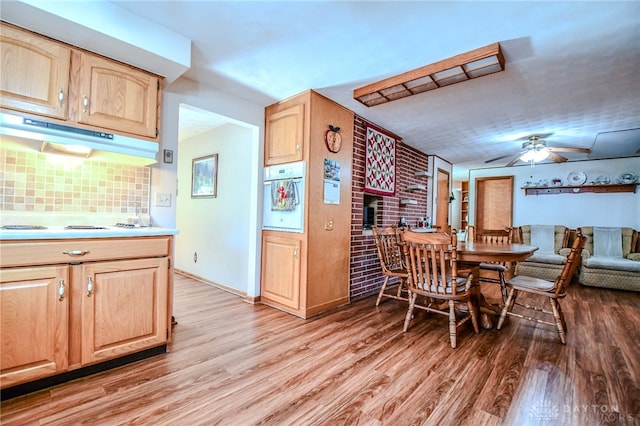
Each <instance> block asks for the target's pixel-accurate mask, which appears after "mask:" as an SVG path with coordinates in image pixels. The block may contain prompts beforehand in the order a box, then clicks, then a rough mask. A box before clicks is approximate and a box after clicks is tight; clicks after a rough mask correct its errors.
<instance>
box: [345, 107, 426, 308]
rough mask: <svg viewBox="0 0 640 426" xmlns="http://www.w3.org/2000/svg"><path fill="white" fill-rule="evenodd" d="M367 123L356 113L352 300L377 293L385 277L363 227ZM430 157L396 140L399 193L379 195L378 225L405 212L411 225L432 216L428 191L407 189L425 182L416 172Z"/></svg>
mask: <svg viewBox="0 0 640 426" xmlns="http://www.w3.org/2000/svg"><path fill="white" fill-rule="evenodd" d="M366 124H367V121H366V120H365V119H363V118H362V117H359V116H357V115H356V116H355V123H354V147H353V177H352V185H353V187H352V201H351V205H352V209H351V211H352V213H351V282H350V296H351V300H355V299H359V298H362V297H366V296H369V295H371V294H375V293H377V292H378V291H379V290H380V286H381V285H382V282H383V280H384V278H383V276H382V274H381V272H380V262H379V260H378V254H377V252H376V246H375V242H374V241H373V236H372V235H371V231H364V230H363V227H362V221H363V207H364V195H365V192H364V168H365V132H366ZM372 124H373V123H372ZM427 160H428V156H427V154H424V153H422V152H420V151H417V150H415V149H413V148H411V147H409V146H407V145H405V144H403V143H400V142H399V141H398V142H397V143H396V194H395V195H394V196H380V200H379V201H378V212H377V213H378V215H377V218H376V223H377V224H378V226H391V225H394V224H397V223H398V221H399V220H400V217H402V216H404V217H405V218H406V220H407V223H408V224H409V225H411V226H415V225H416V222H417V220H418V218H420V217H424V216H433V215H432V212H427V191H426V190H416V191H410V190H407V185H410V184H413V183H419V184H423V185H425V186H426V184H427V178H426V177H424V176H415V175H414V173H415V172H418V171H428V169H427V167H428V162H427ZM401 199H414V200H416V201H418V204H417V205H400V200H401Z"/></svg>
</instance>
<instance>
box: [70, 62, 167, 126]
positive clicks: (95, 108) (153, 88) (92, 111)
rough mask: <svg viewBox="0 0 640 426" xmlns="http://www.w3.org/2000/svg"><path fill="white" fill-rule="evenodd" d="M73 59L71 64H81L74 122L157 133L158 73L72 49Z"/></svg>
mask: <svg viewBox="0 0 640 426" xmlns="http://www.w3.org/2000/svg"><path fill="white" fill-rule="evenodd" d="M78 56H79V58H80V60H79V61H76V60H75V59H76V57H78ZM73 59H74V60H73V62H72V64H73V67H74V68H75V65H76V63H77V62H79V63H80V64H81V66H80V79H79V81H78V85H79V90H80V91H79V93H78V94H79V96H78V99H77V103H76V104H77V105H78V122H80V123H84V124H89V125H92V126H97V127H103V128H106V129H114V130H119V131H122V132H126V133H133V134H136V135H142V136H147V137H150V138H155V137H156V136H157V135H156V125H157V109H158V90H159V86H160V83H159V79H158V77H156V76H155V75H153V74H148V73H145V72H143V71H140V70H138V69H135V68H131V67H129V66H126V65H122V64H119V63H116V62H113V61H110V60H108V59H105V58H103V57H101V56H96V55H92V54H89V53H80V54H79V55H76V54H75V53H74V56H73ZM74 87H75V86H74ZM74 112H75V111H74Z"/></svg>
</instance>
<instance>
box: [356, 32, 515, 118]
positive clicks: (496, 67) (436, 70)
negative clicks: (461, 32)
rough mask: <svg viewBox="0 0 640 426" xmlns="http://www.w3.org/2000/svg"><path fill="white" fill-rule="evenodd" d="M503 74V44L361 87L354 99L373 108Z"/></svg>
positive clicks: (480, 49)
mask: <svg viewBox="0 0 640 426" xmlns="http://www.w3.org/2000/svg"><path fill="white" fill-rule="evenodd" d="M499 71H504V56H503V55H502V50H501V49H500V43H493V44H490V45H488V46H485V47H481V48H479V49H475V50H471V51H469V52H466V53H462V54H460V55H457V56H453V57H451V58H448V59H444V60H442V61H439V62H435V63H433V64H430V65H425V66H423V67H420V68H416V69H414V70H411V71H407V72H405V73H402V74H398V75H396V76H393V77H389V78H386V79H384V80H380V81H378V82H375V83H371V84H368V85H366V86H363V87H360V88H359V89H356V90H354V91H353V98H354V99H356V100H358V101H359V102H361V103H363V104H364V105H366V106H368V107H371V106H374V105H379V104H383V103H385V102H389V101H393V100H396V99H401V98H404V97H407V96H411V95H415V94H418V93H422V92H426V91H429V90H433V89H437V88H439V87H443V86H448V85H451V84H455V83H460V82H462V81H466V80H469V79H472V78H477V77H482V76H485V75H488V74H493V73H495V72H499Z"/></svg>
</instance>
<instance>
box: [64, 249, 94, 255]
mask: <svg viewBox="0 0 640 426" xmlns="http://www.w3.org/2000/svg"><path fill="white" fill-rule="evenodd" d="M88 253H91V250H64V251H63V252H62V254H68V255H69V256H84V255H85V254H88Z"/></svg>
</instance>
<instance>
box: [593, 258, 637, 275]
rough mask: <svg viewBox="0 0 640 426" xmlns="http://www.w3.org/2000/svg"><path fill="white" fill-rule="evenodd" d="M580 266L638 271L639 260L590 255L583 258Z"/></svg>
mask: <svg viewBox="0 0 640 426" xmlns="http://www.w3.org/2000/svg"><path fill="white" fill-rule="evenodd" d="M582 266H585V267H587V268H593V269H614V270H618V271H629V272H640V262H637V261H635V260H629V259H622V258H613V257H603V256H592V257H590V258H588V259H583V261H582Z"/></svg>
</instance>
